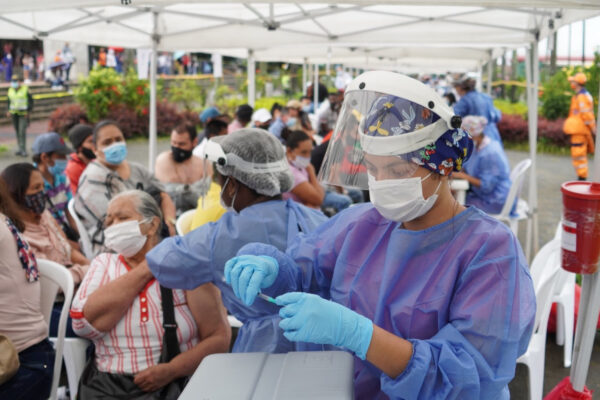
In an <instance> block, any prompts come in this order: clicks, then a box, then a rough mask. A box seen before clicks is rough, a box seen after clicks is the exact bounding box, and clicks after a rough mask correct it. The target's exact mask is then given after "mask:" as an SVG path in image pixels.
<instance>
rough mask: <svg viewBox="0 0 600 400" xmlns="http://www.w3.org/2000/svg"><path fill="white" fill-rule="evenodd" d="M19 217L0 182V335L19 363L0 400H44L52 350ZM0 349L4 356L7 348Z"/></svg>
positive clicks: (4, 374) (1, 389)
mask: <svg viewBox="0 0 600 400" xmlns="http://www.w3.org/2000/svg"><path fill="white" fill-rule="evenodd" d="M19 214H20V212H19V209H18V207H17V206H16V205H15V204H14V202H13V201H12V199H11V196H10V194H9V193H8V190H7V189H6V185H5V184H4V180H3V179H2V178H0V254H1V255H2V257H0V271H2V273H0V334H2V335H4V336H5V337H6V338H7V339H8V340H9V341H10V342H11V343H12V344H13V346H14V348H15V351H16V352H17V354H18V358H19V363H20V365H19V366H18V369H17V370H16V371H12V373H13V375H12V377H10V374H8V370H7V369H5V368H3V369H2V374H0V377H1V378H4V379H3V380H4V382H2V383H1V384H0V399H46V398H48V396H49V395H50V386H51V385H52V374H53V371H54V348H53V347H52V344H51V343H50V341H49V340H48V324H46V321H45V320H44V315H43V314H42V310H41V306H40V296H41V287H40V281H39V274H38V269H37V263H36V259H35V256H34V255H33V253H32V252H31V249H30V248H29V246H28V245H27V242H26V241H25V240H24V239H23V236H22V234H21V232H22V230H23V229H24V225H23V222H22V221H21V220H20V215H19ZM3 344H4V345H6V343H3ZM2 349H3V351H5V352H6V351H7V347H6V346H3V347H2ZM6 354H7V353H3V355H6ZM41 366H45V368H41ZM3 367H4V365H3Z"/></svg>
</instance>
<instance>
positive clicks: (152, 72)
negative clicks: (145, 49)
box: [148, 11, 159, 173]
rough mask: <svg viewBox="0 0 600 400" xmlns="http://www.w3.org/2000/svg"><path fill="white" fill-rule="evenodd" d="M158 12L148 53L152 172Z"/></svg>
mask: <svg viewBox="0 0 600 400" xmlns="http://www.w3.org/2000/svg"><path fill="white" fill-rule="evenodd" d="M158 41H159V37H158V12H157V11H152V53H151V55H150V110H149V111H150V112H149V113H148V114H149V117H150V121H149V127H150V132H149V139H150V141H149V150H148V152H149V153H148V170H149V171H150V173H154V162H155V161H156V135H157V129H156V128H157V127H156V52H157V47H158Z"/></svg>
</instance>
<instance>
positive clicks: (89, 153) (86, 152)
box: [81, 147, 96, 160]
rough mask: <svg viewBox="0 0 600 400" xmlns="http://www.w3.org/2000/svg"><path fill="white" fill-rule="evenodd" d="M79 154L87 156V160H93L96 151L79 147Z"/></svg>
mask: <svg viewBox="0 0 600 400" xmlns="http://www.w3.org/2000/svg"><path fill="white" fill-rule="evenodd" d="M81 154H83V156H84V157H85V158H87V159H88V160H93V159H94V158H96V153H94V152H93V151H92V150H90V149H88V148H87V147H82V148H81Z"/></svg>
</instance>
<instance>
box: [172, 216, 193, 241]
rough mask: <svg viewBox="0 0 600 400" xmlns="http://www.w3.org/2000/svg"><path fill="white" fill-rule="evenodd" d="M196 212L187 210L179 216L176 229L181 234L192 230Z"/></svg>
mask: <svg viewBox="0 0 600 400" xmlns="http://www.w3.org/2000/svg"><path fill="white" fill-rule="evenodd" d="M195 212H196V210H187V211H185V212H184V213H183V214H181V215H180V216H179V218H177V221H176V222H175V230H176V231H177V234H178V235H179V236H183V235H185V234H186V233H188V232H189V231H190V228H191V226H192V219H193V218H194V213H195Z"/></svg>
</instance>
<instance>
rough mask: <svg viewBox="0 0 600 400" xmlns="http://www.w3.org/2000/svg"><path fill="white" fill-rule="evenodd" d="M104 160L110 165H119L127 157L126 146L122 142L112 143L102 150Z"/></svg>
mask: <svg viewBox="0 0 600 400" xmlns="http://www.w3.org/2000/svg"><path fill="white" fill-rule="evenodd" d="M102 152H103V153H104V159H105V160H106V162H107V163H109V164H112V165H119V164H121V163H122V162H123V160H125V158H126V157H127V146H126V145H125V143H124V142H117V143H113V144H111V145H110V146H108V147H106V148H104V150H102Z"/></svg>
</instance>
